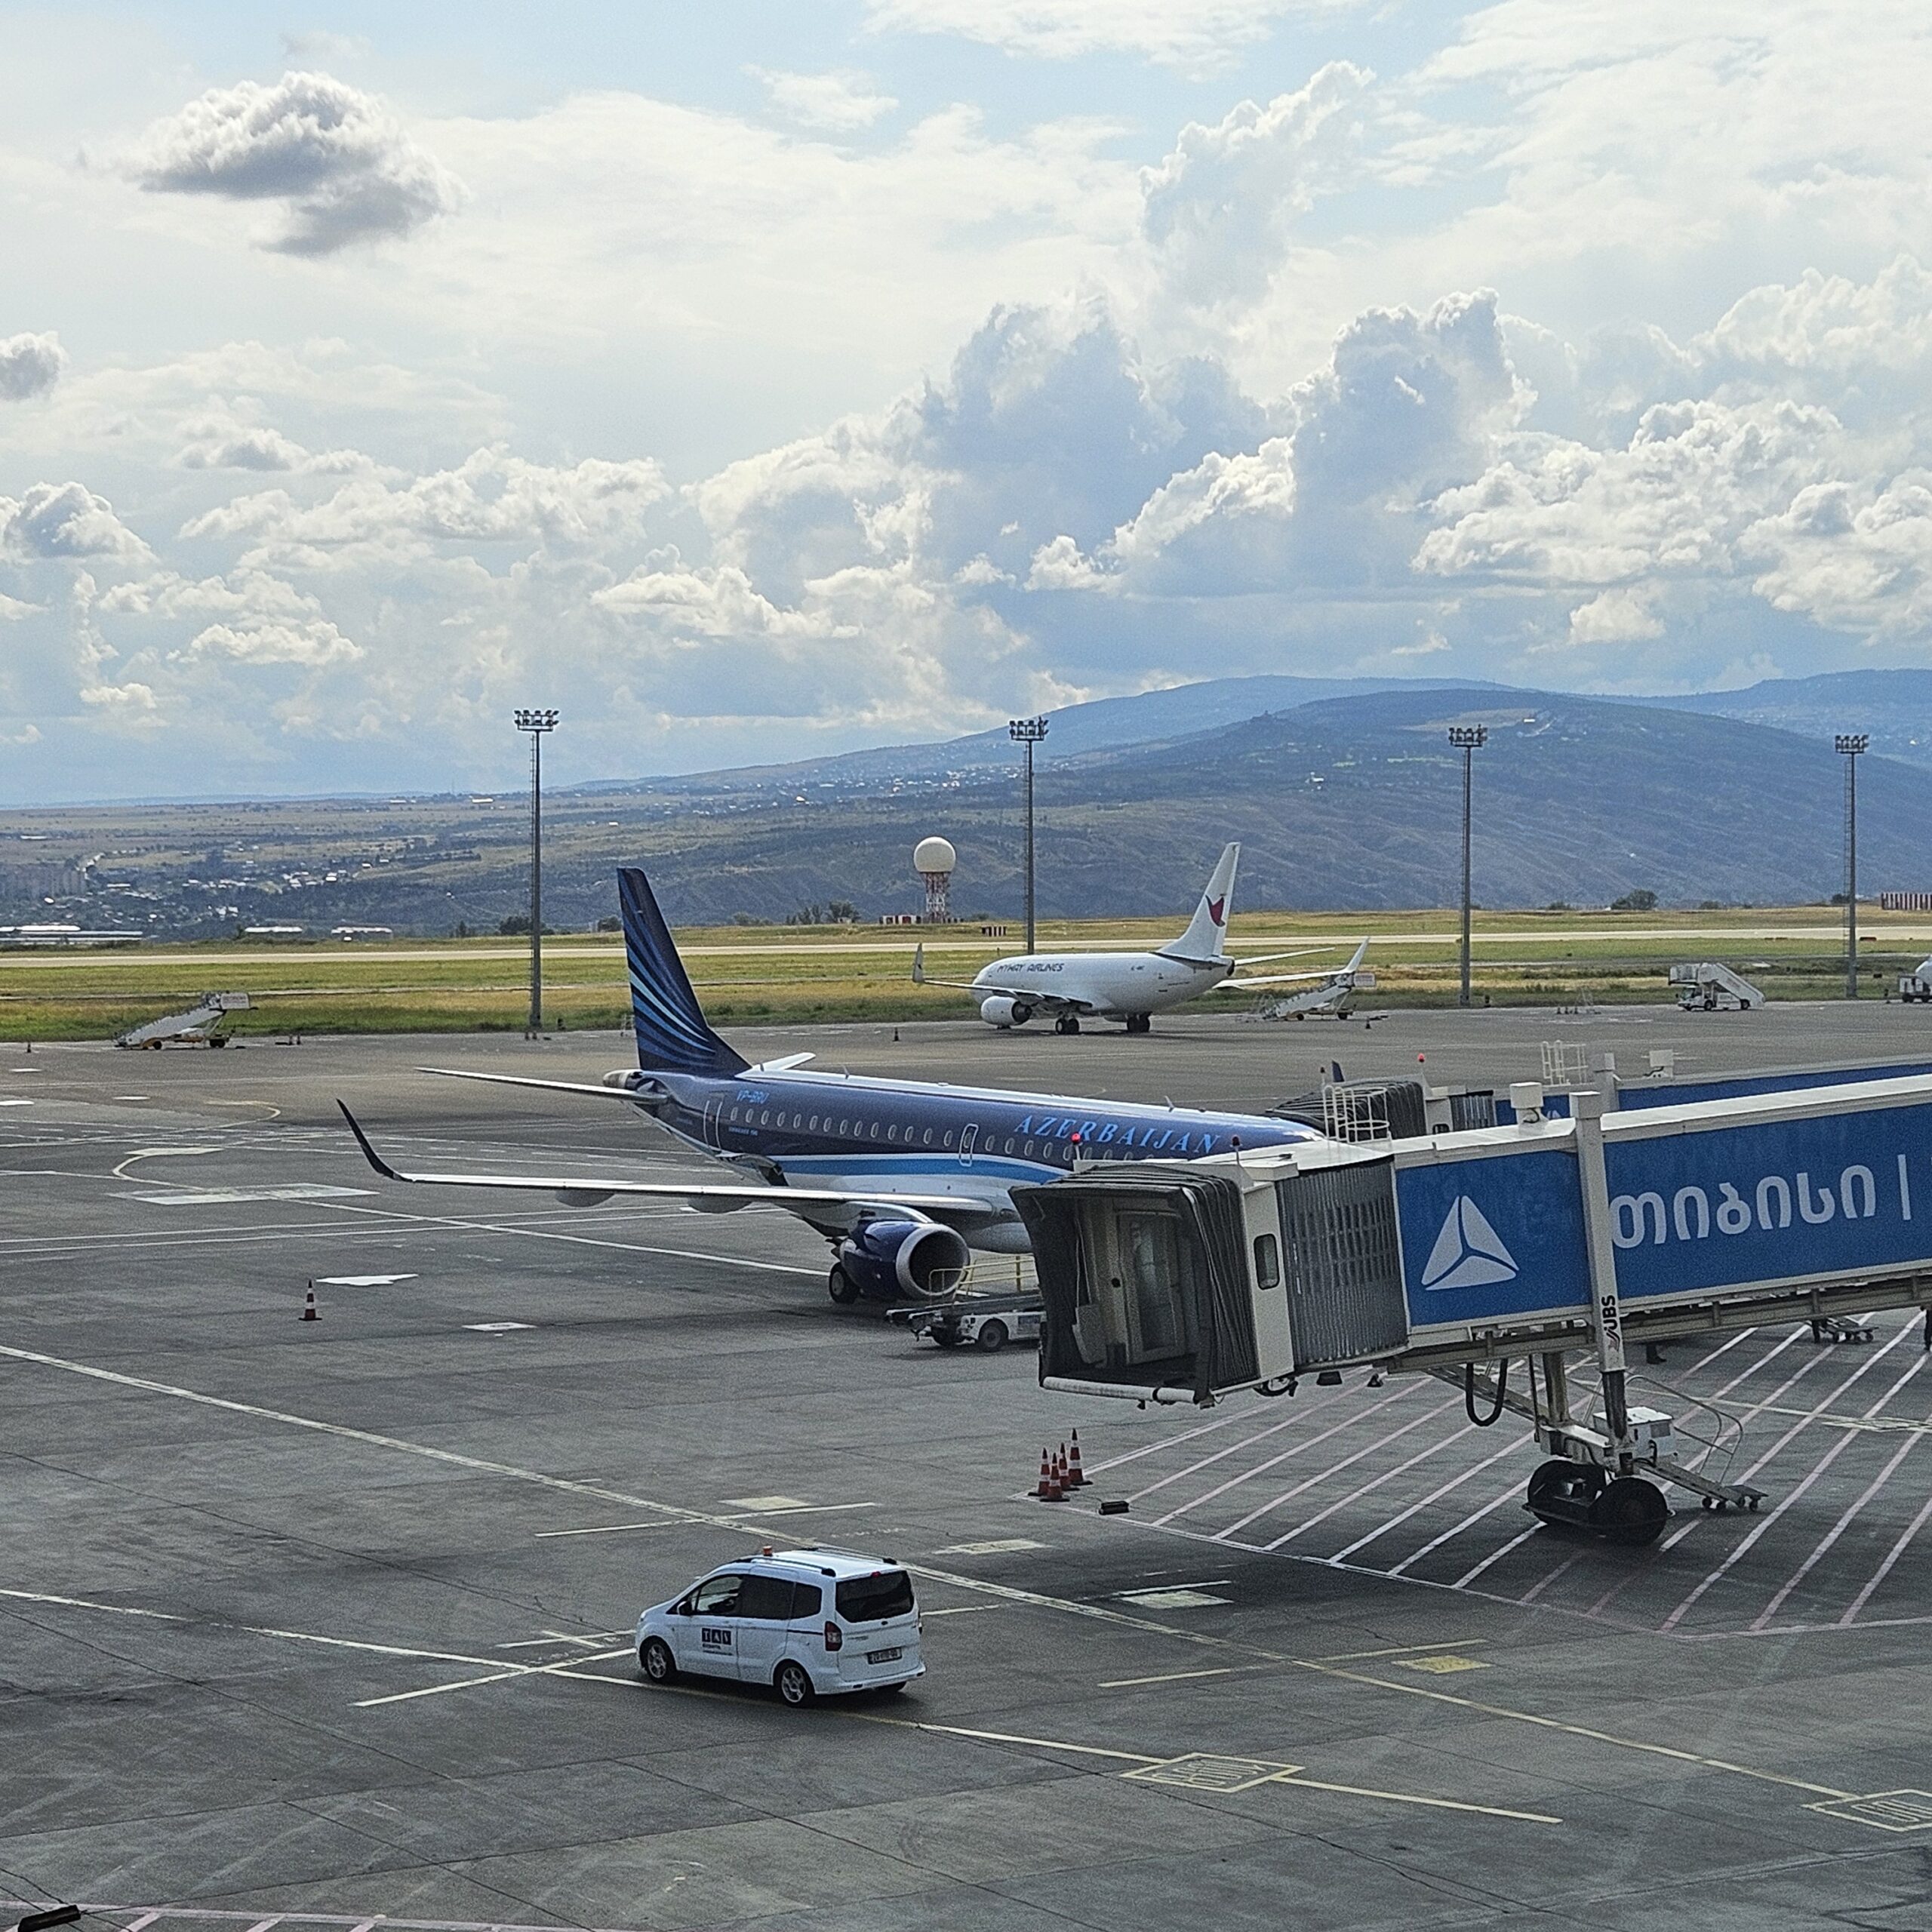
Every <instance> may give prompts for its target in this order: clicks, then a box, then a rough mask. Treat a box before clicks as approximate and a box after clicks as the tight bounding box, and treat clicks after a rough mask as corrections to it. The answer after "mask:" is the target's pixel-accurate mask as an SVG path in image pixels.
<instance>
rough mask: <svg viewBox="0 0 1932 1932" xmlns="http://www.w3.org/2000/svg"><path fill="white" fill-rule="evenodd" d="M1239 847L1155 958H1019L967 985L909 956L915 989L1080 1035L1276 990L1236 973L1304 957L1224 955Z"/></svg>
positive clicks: (1001, 1018) (1017, 1022)
mask: <svg viewBox="0 0 1932 1932" xmlns="http://www.w3.org/2000/svg"><path fill="white" fill-rule="evenodd" d="M1240 860H1241V847H1240V846H1239V845H1238V844H1230V845H1227V846H1225V847H1223V849H1222V852H1221V857H1220V861H1219V863H1217V865H1216V866H1215V867H1214V872H1213V874H1212V875H1211V877H1210V878H1209V879H1208V881H1207V891H1205V892H1204V893H1202V894H1201V903H1200V904H1199V905H1198V906H1196V907H1195V909H1194V917H1193V918H1192V919H1190V920H1189V921H1188V925H1187V930H1186V931H1185V932H1183V934H1180V937H1178V938H1177V939H1174V940H1170V941H1169V942H1168V943H1167V944H1166V945H1165V946H1161V947H1158V948H1157V949H1155V951H1154V952H1022V953H1015V954H1014V955H1013V956H1012V957H1011V958H1007V959H995V961H993V962H992V964H991V965H990V966H984V967H982V968H980V971H978V972H977V974H974V977H972V979H971V980H935V979H934V978H933V977H931V975H930V974H928V972H927V971H926V949H925V948H924V946H919V947H918V948H917V949H915V951H914V952H913V955H912V982H913V984H914V985H915V986H954V987H957V988H958V989H959V991H961V992H968V993H971V994H972V995H974V998H976V999H977V1000H978V1001H979V1002H980V1018H981V1019H982V1020H984V1021H985V1022H986V1024H987V1025H988V1026H998V1027H999V1028H1001V1029H1002V1030H1004V1029H1007V1028H1008V1027H1013V1026H1025V1025H1026V1023H1027V1022H1028V1021H1029V1020H1032V1018H1033V1017H1035V1014H1044V1015H1046V1016H1048V1017H1050V1018H1051V1020H1052V1021H1053V1023H1054V1032H1056V1033H1077V1032H1079V1031H1080V1023H1081V1020H1124V1021H1125V1022H1126V1023H1127V1030H1128V1032H1130V1033H1145V1032H1147V1031H1148V1030H1149V1026H1150V1025H1151V1023H1152V1016H1153V1015H1154V1014H1157V1013H1165V1012H1166V1011H1168V1009H1169V1008H1172V1007H1177V1006H1179V1005H1180V1004H1182V1003H1183V1001H1187V1000H1190V999H1193V998H1196V997H1197V996H1198V995H1200V994H1202V993H1206V992H1214V990H1215V989H1217V987H1220V986H1272V985H1273V984H1274V983H1275V982H1274V981H1273V980H1236V979H1235V978H1233V977H1232V974H1233V973H1234V971H1235V968H1236V967H1237V966H1239V965H1259V964H1263V963H1264V962H1265V961H1269V960H1274V959H1292V958H1297V957H1298V956H1299V955H1297V954H1295V953H1288V952H1269V953H1263V954H1260V955H1257V956H1256V957H1255V958H1250V959H1244V960H1237V959H1235V958H1232V957H1231V956H1230V955H1229V952H1228V949H1227V944H1226V940H1227V925H1228V915H1229V912H1231V911H1232V908H1233V905H1234V896H1235V866H1237V865H1238V863H1240Z"/></svg>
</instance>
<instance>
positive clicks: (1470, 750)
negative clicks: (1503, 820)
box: [1449, 724, 1489, 1006]
mask: <svg viewBox="0 0 1932 1932" xmlns="http://www.w3.org/2000/svg"><path fill="white" fill-rule="evenodd" d="M1449 742H1450V743H1451V744H1452V745H1453V746H1455V748H1456V749H1457V750H1458V751H1460V752H1461V753H1462V754H1463V983H1462V986H1461V989H1460V991H1459V992H1457V995H1456V1004H1457V1005H1458V1006H1467V1005H1468V1004H1469V779H1470V774H1471V768H1472V761H1473V759H1474V758H1475V754H1476V753H1477V752H1479V751H1480V750H1481V749H1482V748H1483V746H1484V745H1486V744H1487V743H1489V727H1488V726H1487V724H1452V725H1451V726H1450V728H1449Z"/></svg>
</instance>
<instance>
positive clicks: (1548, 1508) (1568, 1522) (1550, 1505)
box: [1523, 1456, 1607, 1530]
mask: <svg viewBox="0 0 1932 1932" xmlns="http://www.w3.org/2000/svg"><path fill="white" fill-rule="evenodd" d="M1606 1481H1607V1478H1606V1477H1605V1475H1604V1472H1603V1471H1602V1470H1601V1469H1598V1467H1597V1466H1595V1464H1594V1463H1573V1462H1571V1460H1569V1458H1568V1457H1564V1456H1555V1457H1552V1458H1551V1459H1550V1460H1549V1461H1548V1462H1546V1463H1541V1464H1539V1465H1538V1466H1537V1472H1536V1473H1535V1475H1533V1476H1531V1478H1530V1489H1529V1494H1528V1495H1527V1496H1526V1497H1524V1500H1523V1507H1524V1509H1527V1511H1528V1512H1530V1514H1531V1515H1532V1516H1534V1518H1536V1519H1537V1521H1538V1522H1540V1523H1546V1524H1549V1527H1551V1528H1552V1529H1567V1530H1584V1529H1595V1528H1596V1527H1598V1525H1597V1524H1595V1522H1593V1521H1592V1520H1591V1518H1592V1510H1593V1508H1594V1506H1595V1503H1596V1500H1597V1497H1598V1495H1599V1494H1601V1491H1602V1490H1603V1488H1604V1484H1605V1483H1606Z"/></svg>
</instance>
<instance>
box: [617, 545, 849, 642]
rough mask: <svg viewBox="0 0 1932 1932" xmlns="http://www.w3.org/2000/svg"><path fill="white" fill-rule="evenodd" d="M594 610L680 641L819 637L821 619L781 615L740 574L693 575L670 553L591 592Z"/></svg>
mask: <svg viewBox="0 0 1932 1932" xmlns="http://www.w3.org/2000/svg"><path fill="white" fill-rule="evenodd" d="M590 601H592V603H593V604H594V605H596V606H597V608H598V609H599V610H602V611H610V612H611V613H612V614H614V615H616V616H618V617H638V618H643V619H646V620H649V621H650V622H651V623H654V624H656V625H657V626H659V627H660V628H661V629H663V630H665V631H667V632H673V633H675V634H676V635H680V636H685V637H706V638H718V637H743V636H750V635H755V636H761V637H810V636H817V637H823V636H826V635H829V634H830V632H831V630H832V628H833V626H830V625H829V624H828V623H826V620H825V619H824V618H823V617H813V616H811V615H809V614H807V613H806V612H804V611H786V610H781V609H780V608H779V607H778V606H777V605H775V604H774V603H772V602H771V600H770V599H769V598H765V597H762V596H761V595H759V594H758V592H757V591H756V590H755V589H752V583H751V580H750V579H749V577H746V574H744V572H743V571H741V570H736V569H734V568H731V566H730V565H726V566H725V567H724V568H723V569H721V570H706V569H696V570H694V569H692V568H689V567H688V566H687V565H685V563H684V561H683V560H682V559H681V558H680V557H679V556H678V553H677V552H675V550H672V551H670V552H666V553H664V554H663V555H659V556H657V557H654V558H651V559H649V560H648V561H647V562H646V563H645V565H644V566H643V567H642V568H641V569H639V570H637V571H633V572H632V574H631V575H630V576H629V577H626V578H625V579H624V580H623V582H622V583H614V584H612V585H611V586H610V587H609V588H608V589H604V590H599V591H596V592H593V593H592V596H591V600H590Z"/></svg>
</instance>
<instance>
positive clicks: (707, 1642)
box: [697, 1623, 731, 1651]
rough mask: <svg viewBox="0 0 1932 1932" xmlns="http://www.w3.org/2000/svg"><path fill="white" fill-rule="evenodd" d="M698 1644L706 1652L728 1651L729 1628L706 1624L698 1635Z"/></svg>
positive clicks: (729, 1646)
mask: <svg viewBox="0 0 1932 1932" xmlns="http://www.w3.org/2000/svg"><path fill="white" fill-rule="evenodd" d="M697 1636H698V1642H699V1644H700V1645H701V1646H702V1647H703V1648H704V1649H706V1650H707V1651H728V1650H729V1649H730V1648H731V1629H730V1627H729V1626H728V1625H719V1624H715V1623H714V1624H706V1626H704V1627H703V1629H700V1631H699V1632H698V1633H697Z"/></svg>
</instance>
